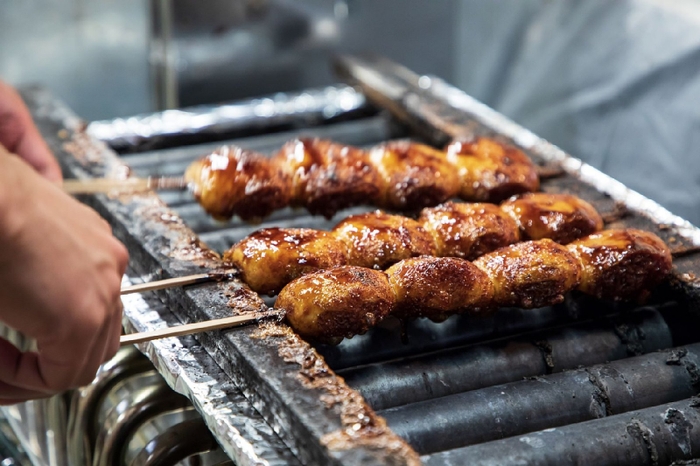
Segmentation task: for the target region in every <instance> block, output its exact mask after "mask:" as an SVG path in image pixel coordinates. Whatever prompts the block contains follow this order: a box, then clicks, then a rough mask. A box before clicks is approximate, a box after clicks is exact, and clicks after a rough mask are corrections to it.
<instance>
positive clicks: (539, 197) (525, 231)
mask: <svg viewBox="0 0 700 466" xmlns="http://www.w3.org/2000/svg"><path fill="white" fill-rule="evenodd" d="M501 210H502V211H503V212H505V213H506V214H508V215H510V216H511V217H512V218H513V220H515V221H516V222H517V224H518V227H519V228H520V231H521V233H522V237H523V239H542V238H549V239H552V240H554V241H556V242H557V243H560V244H567V243H570V242H571V241H573V240H575V239H577V238H580V237H582V236H586V235H589V234H591V233H595V232H596V231H600V230H602V229H603V219H602V217H601V216H600V214H598V212H597V211H596V210H595V208H594V207H593V206H592V205H590V204H589V203H588V202H586V201H584V200H583V199H581V198H579V197H576V196H572V195H570V194H549V193H527V194H523V195H522V196H518V197H515V198H513V199H509V200H507V201H506V202H504V203H503V204H501Z"/></svg>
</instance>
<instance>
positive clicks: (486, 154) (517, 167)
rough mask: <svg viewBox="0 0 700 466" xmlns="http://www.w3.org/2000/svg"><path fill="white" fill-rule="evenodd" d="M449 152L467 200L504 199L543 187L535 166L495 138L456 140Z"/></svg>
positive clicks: (447, 149)
mask: <svg viewBox="0 0 700 466" xmlns="http://www.w3.org/2000/svg"><path fill="white" fill-rule="evenodd" d="M445 151H446V152H447V160H448V162H449V163H450V164H452V165H453V166H454V167H456V169H457V173H458V175H459V178H460V185H461V189H460V192H459V197H461V198H462V199H464V200H465V201H477V202H500V201H502V200H504V199H507V198H509V197H510V196H512V195H514V194H520V193H526V192H532V191H537V190H538V189H539V187H540V182H539V177H538V175H537V170H536V167H535V165H534V164H533V163H532V161H531V160H530V158H529V157H528V156H527V155H525V154H524V153H523V152H522V151H521V150H519V149H517V148H516V147H513V146H510V145H506V144H501V143H499V142H497V141H494V140H493V139H488V138H483V137H481V138H477V139H475V140H471V141H455V142H453V143H451V144H449V145H448V146H447V147H446V148H445Z"/></svg>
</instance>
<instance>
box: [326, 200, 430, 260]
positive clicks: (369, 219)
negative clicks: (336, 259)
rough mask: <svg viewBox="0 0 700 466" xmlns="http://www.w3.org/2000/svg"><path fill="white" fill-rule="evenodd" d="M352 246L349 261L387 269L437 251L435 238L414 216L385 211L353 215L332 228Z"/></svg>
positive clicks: (335, 234) (346, 243)
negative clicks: (409, 216)
mask: <svg viewBox="0 0 700 466" xmlns="http://www.w3.org/2000/svg"><path fill="white" fill-rule="evenodd" d="M332 233H333V235H334V236H335V238H336V239H338V240H339V241H342V242H343V243H345V245H346V247H347V249H348V264H350V265H358V266H361V267H369V268H373V269H377V270H384V269H385V268H387V267H389V266H390V265H392V264H395V263H396V262H398V261H400V260H402V259H407V258H409V257H415V256H422V255H434V254H435V244H434V242H433V238H432V237H431V236H430V234H428V232H427V231H425V230H424V229H423V227H422V226H421V225H420V224H419V223H418V222H416V221H415V220H413V219H410V218H408V217H402V216H399V215H389V214H386V213H384V212H381V211H375V212H369V213H366V214H360V215H353V216H351V217H348V218H346V219H345V220H343V221H342V222H340V223H339V224H338V225H336V227H335V228H333V231H332Z"/></svg>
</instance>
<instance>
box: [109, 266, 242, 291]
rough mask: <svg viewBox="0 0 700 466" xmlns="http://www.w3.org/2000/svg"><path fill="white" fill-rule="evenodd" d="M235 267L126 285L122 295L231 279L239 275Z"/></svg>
mask: <svg viewBox="0 0 700 466" xmlns="http://www.w3.org/2000/svg"><path fill="white" fill-rule="evenodd" d="M237 273H238V271H237V270H235V269H230V270H220V271H215V272H208V273H200V274H196V275H186V276H184V277H175V278H166V279H164V280H154V281H152V282H148V283H139V284H138V285H129V286H125V287H124V288H122V290H121V294H122V296H123V295H125V294H132V293H144V292H146V291H153V290H162V289H164V288H172V287H174V286H186V285H196V284H198V283H206V282H212V281H215V282H221V281H224V280H231V279H232V278H233V277H235V276H236V275H237Z"/></svg>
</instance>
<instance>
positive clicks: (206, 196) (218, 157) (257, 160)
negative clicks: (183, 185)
mask: <svg viewBox="0 0 700 466" xmlns="http://www.w3.org/2000/svg"><path fill="white" fill-rule="evenodd" d="M185 179H186V180H187V181H188V182H189V183H190V184H191V186H192V192H193V193H194V196H195V197H196V198H197V200H198V201H199V203H200V204H201V205H202V207H203V208H204V210H206V211H207V213H209V214H210V215H211V216H212V217H214V218H215V219H217V220H228V219H230V218H231V217H233V216H234V215H238V216H239V217H241V218H242V219H243V220H259V219H261V218H263V217H266V216H267V215H269V214H270V213H272V212H273V211H275V210H277V209H280V208H282V207H285V206H287V204H288V203H289V198H290V191H289V180H288V179H287V178H286V177H285V175H284V173H283V172H282V171H281V170H279V169H278V168H277V167H275V166H274V165H272V164H271V163H270V161H269V160H268V159H267V158H266V157H265V156H264V155H262V154H258V153H256V152H252V151H249V150H245V149H241V148H240V147H235V146H224V147H221V148H219V149H217V150H216V151H214V152H213V153H211V154H209V155H208V156H206V157H204V158H202V159H199V160H196V161H195V162H193V163H192V164H190V166H189V167H187V170H186V172H185Z"/></svg>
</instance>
